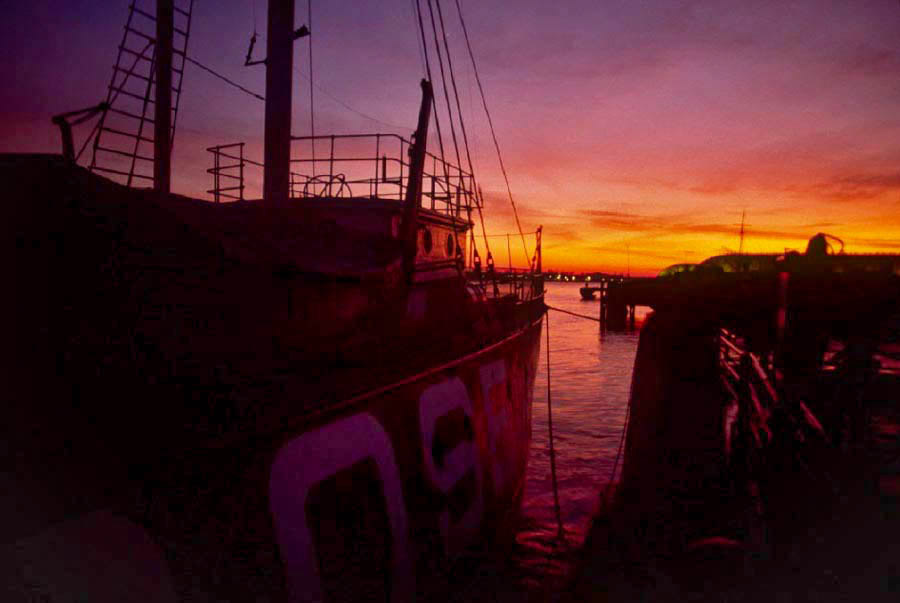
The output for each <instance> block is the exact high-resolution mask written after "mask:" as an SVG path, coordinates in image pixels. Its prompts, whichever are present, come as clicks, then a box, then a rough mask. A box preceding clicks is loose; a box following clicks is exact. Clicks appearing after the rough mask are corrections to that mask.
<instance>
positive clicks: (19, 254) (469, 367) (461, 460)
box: [0, 0, 544, 601]
mask: <svg viewBox="0 0 900 603" xmlns="http://www.w3.org/2000/svg"><path fill="white" fill-rule="evenodd" d="M192 8H193V3H192V2H185V3H182V4H181V5H179V3H177V2H172V0H159V1H158V2H157V3H156V7H155V10H154V9H153V8H150V7H147V6H143V5H142V3H140V2H134V3H132V4H131V6H130V9H129V17H128V22H127V24H126V27H125V35H124V38H123V41H122V43H121V44H120V46H119V58H118V60H117V63H116V67H115V68H114V75H113V79H112V82H111V83H110V86H109V94H108V96H107V98H106V100H105V101H104V102H103V103H100V104H99V105H98V106H96V107H93V108H91V109H89V110H85V111H79V112H73V113H70V114H64V115H60V116H57V117H56V118H54V122H55V123H57V124H58V125H59V126H60V130H61V132H62V136H63V154H62V155H25V154H4V155H0V172H2V174H3V179H4V182H5V183H6V187H7V200H8V201H11V204H12V207H13V210H12V215H13V216H14V218H13V225H14V227H15V232H16V235H15V247H16V252H15V268H14V278H13V286H12V287H11V289H10V291H14V292H15V294H14V295H15V297H14V301H15V308H14V312H13V313H9V314H8V316H13V317H14V318H13V319H12V321H13V323H14V324H12V325H10V327H9V331H10V332H13V333H14V336H13V341H14V345H15V349H16V354H15V355H16V360H15V363H14V367H15V372H14V375H13V378H12V388H11V391H12V395H11V398H10V399H11V401H12V404H11V408H10V409H9V414H8V415H7V420H6V421H5V422H4V425H5V430H4V431H5V433H4V441H5V442H7V444H8V446H9V451H10V455H8V465H9V466H8V467H6V470H5V471H4V472H3V474H4V475H5V476H6V477H5V478H4V480H5V482H6V483H5V486H6V487H5V490H6V492H7V493H11V494H12V497H11V499H10V500H7V501H6V502H5V503H4V509H3V511H4V513H3V516H4V524H3V525H4V527H3V530H2V540H0V550H2V551H3V559H4V567H5V569H4V572H3V573H4V577H5V579H4V581H3V582H4V583H5V586H6V587H7V592H8V593H9V595H8V597H7V598H6V600H18V599H23V600H35V599H40V600H73V599H76V600H90V601H104V600H116V601H120V600H126V599H127V600H148V601H150V600H153V601H168V600H232V601H244V600H255V601H259V600H270V601H275V600H292V601H321V600H327V601H349V600H353V601H356V600H361V599H366V600H368V599H379V600H385V599H388V600H392V601H408V600H413V599H417V598H418V599H425V598H428V599H431V598H434V597H435V596H440V597H443V596H446V586H447V582H448V580H449V576H451V575H452V573H451V571H452V567H453V561H454V559H456V558H457V557H458V556H460V555H462V554H464V553H465V552H466V551H468V550H471V548H472V547H483V546H486V545H490V543H491V542H494V541H495V540H496V539H497V538H501V537H502V536H503V531H504V529H505V528H508V524H509V522H508V519H509V518H510V517H511V516H513V515H514V513H512V511H514V510H515V509H516V506H517V504H518V501H519V500H520V499H521V496H522V492H523V484H524V476H525V468H526V462H527V455H528V450H529V443H530V436H531V404H532V393H533V386H534V380H535V374H536V366H537V358H538V353H539V344H540V333H541V323H542V316H543V312H544V303H543V284H542V278H541V274H540V247H539V245H536V248H535V250H534V257H535V261H534V262H533V263H532V266H531V268H530V269H529V270H528V271H525V272H522V273H520V274H517V275H515V276H514V277H512V276H507V277H506V278H505V279H504V281H503V282H498V280H497V279H496V278H495V277H494V274H493V270H492V262H490V257H489V256H488V260H489V261H488V269H487V270H485V271H482V270H481V268H480V265H479V263H478V261H477V258H478V253H477V251H476V249H475V242H474V238H473V226H474V222H473V219H472V217H473V212H474V211H478V213H480V211H481V203H482V202H481V200H480V197H479V194H478V192H477V185H476V183H475V178H474V176H473V173H472V170H471V167H470V169H464V168H463V167H462V166H461V165H454V164H452V163H451V162H449V161H447V160H445V159H444V157H443V156H437V155H435V154H432V153H429V152H428V150H427V139H428V133H429V121H430V119H431V112H432V108H433V107H434V106H435V103H434V96H433V90H432V84H431V82H430V81H429V80H423V81H422V85H421V88H422V102H421V107H420V111H419V115H418V121H417V125H416V128H415V133H414V135H413V136H412V139H411V140H407V139H406V138H403V137H400V136H395V135H386V134H373V135H334V136H332V135H328V136H318V137H303V138H298V137H292V136H291V134H290V132H291V83H292V82H291V80H292V64H291V60H292V58H291V57H292V47H293V43H294V40H296V39H298V38H299V37H302V36H304V35H306V34H307V33H308V30H306V28H305V27H301V28H300V29H296V28H295V20H294V2H293V0H270V2H269V18H268V31H267V57H266V58H265V59H264V61H263V62H264V63H265V68H266V95H265V101H266V113H265V122H266V123H265V157H264V161H262V162H255V161H252V160H250V159H249V158H247V157H245V156H244V147H243V145H242V144H235V145H220V146H217V147H214V148H212V149H210V152H211V153H212V154H213V157H214V161H215V163H214V167H213V168H211V169H210V170H209V171H210V173H211V174H212V175H213V178H214V187H213V189H212V190H211V194H212V195H213V200H212V201H207V200H199V199H193V198H188V197H185V196H180V195H177V194H174V193H171V192H170V180H171V165H170V153H171V148H172V138H173V135H174V131H175V116H176V115H177V105H178V97H179V96H180V93H181V81H182V78H183V74H184V68H185V65H186V62H187V61H190V60H191V58H190V56H189V55H188V54H187V38H188V35H189V32H190V25H191V13H192ZM141 23H143V25H141ZM251 52H252V47H251ZM247 62H248V63H250V62H251V60H250V53H248V61H247ZM142 70H143V71H142ZM142 74H143V75H142ZM173 92H174V94H173ZM129 100H131V101H134V102H136V103H137V104H136V105H134V104H132V105H128V104H127V101H129ZM89 119H92V120H96V125H95V128H94V131H93V133H92V134H91V136H92V138H91V139H90V144H89V143H88V142H85V143H84V146H82V147H81V151H80V152H79V153H76V145H75V144H74V137H73V126H76V125H78V124H79V123H82V122H85V121H86V120H89ZM117 140H118V141H119V142H118V143H117V142H116V141H117ZM123 141H124V142H123ZM341 143H348V144H350V147H349V150H348V151H347V155H341V154H340V152H339V151H338V150H336V148H335V147H336V146H337V147H339V146H340V144H341ZM117 144H118V145H119V146H116V145H117ZM316 144H320V145H324V146H321V147H320V148H325V146H329V148H330V150H329V153H328V154H326V155H324V156H323V155H322V154H321V153H320V154H319V156H318V157H308V156H306V155H302V154H300V155H298V153H297V147H298V146H303V147H304V148H306V149H309V152H310V153H315V150H316V148H317V147H316V146H315V145H316ZM366 144H373V145H375V149H374V150H373V151H372V152H371V155H369V157H370V159H369V160H367V161H364V162H361V161H360V154H359V152H360V149H361V148H363V146H364V145H366ZM389 145H390V146H389ZM148 147H149V148H152V149H153V151H152V156H151V155H150V153H149V152H148V151H147V150H146V149H147V148H148ZM85 148H87V149H89V151H90V152H88V153H86V154H85V155H84V157H86V158H87V159H84V160H81V161H79V157H80V156H81V155H80V154H81V152H83V151H84V149H85ZM392 152H393V155H391V153H392ZM323 157H324V158H323ZM342 162H343V163H342ZM350 162H352V163H353V165H354V166H358V165H361V164H365V169H366V173H365V175H364V176H360V175H359V174H361V173H362V172H361V171H359V170H356V168H353V169H349V168H348V169H347V170H342V168H341V167H340V166H341V165H348V164H349V163H350ZM142 165H144V166H145V167H148V169H149V168H152V173H149V172H148V171H146V170H145V171H143V172H142V171H141V166H142ZM323 166H327V170H325V171H323V169H324V168H323ZM470 166H471V164H470ZM251 168H259V169H261V170H262V171H263V196H262V198H261V199H255V200H247V199H244V189H245V183H244V182H245V181H244V172H245V170H249V169H251ZM354 170H356V171H354ZM148 184H149V185H152V188H151V187H147V188H143V186H144V185H148ZM225 201H230V202H225ZM523 242H524V241H523ZM473 258H474V259H473ZM473 264H474V268H475V270H474V272H472V273H471V274H473V276H467V272H466V271H467V268H468V269H471V268H473Z"/></svg>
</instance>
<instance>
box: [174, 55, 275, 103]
mask: <svg viewBox="0 0 900 603" xmlns="http://www.w3.org/2000/svg"><path fill="white" fill-rule="evenodd" d="M184 60H185V61H187V62H188V63H191V64H192V65H196V66H197V67H199V68H200V69H202V70H203V71H206V72H207V73H210V74H212V75H214V76H216V77H217V78H219V79H220V80H222V81H223V82H225V83H226V84H229V85H231V86H234V87H235V88H237V89H238V90H240V91H242V92H245V93H247V94H249V95H250V96H252V97H255V98H258V99H259V100H261V101H264V100H266V97H264V96H263V95H261V94H257V93H256V92H253V91H252V90H248V89H247V88H244V87H243V86H241V85H240V84H238V83H237V82H234V81H232V80H230V79H228V78H227V77H225V76H224V75H222V74H221V73H216V72H215V71H213V70H212V69H210V68H209V67H207V66H206V65H204V64H203V63H200V62H199V61H197V60H195V59H192V58H191V57H189V56H187V55H185V57H184Z"/></svg>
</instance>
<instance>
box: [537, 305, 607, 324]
mask: <svg viewBox="0 0 900 603" xmlns="http://www.w3.org/2000/svg"><path fill="white" fill-rule="evenodd" d="M544 306H545V307H546V308H547V309H548V310H555V311H557V312H562V313H563V314H571V315H572V316H577V317H578V318H585V319H587V320H593V321H594V322H601V320H600V319H599V318H594V317H593V316H588V315H587V314H578V313H577V312H569V311H568V310H563V309H562V308H554V307H553V306H548V305H547V304H544Z"/></svg>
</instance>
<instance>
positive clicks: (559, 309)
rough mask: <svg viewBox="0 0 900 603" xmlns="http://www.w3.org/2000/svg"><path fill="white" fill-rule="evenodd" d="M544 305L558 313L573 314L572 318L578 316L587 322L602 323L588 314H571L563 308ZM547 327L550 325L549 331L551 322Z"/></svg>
mask: <svg viewBox="0 0 900 603" xmlns="http://www.w3.org/2000/svg"><path fill="white" fill-rule="evenodd" d="M544 305H545V306H546V307H547V309H548V310H555V311H557V312H562V313H563V314H571V315H572V316H577V317H578V318H585V319H587V320H593V321H594V322H600V319H599V318H594V317H593V316H588V315H587V314H578V313H577V312H569V311H568V310H563V309H562V308H554V307H553V306H547V304H544ZM547 325H548V330H549V325H550V322H549V320H548V322H547ZM548 345H549V344H548ZM548 351H549V348H548Z"/></svg>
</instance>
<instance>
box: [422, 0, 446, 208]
mask: <svg viewBox="0 0 900 603" xmlns="http://www.w3.org/2000/svg"><path fill="white" fill-rule="evenodd" d="M416 15H417V16H418V18H419V33H420V34H422V50H423V52H424V53H425V73H426V74H427V76H428V81H429V82H433V80H432V79H431V61H429V59H428V43H427V42H426V39H425V25H424V23H423V21H422V6H421V4H420V0H416ZM431 106H432V108H433V109H434V125H435V127H436V128H437V135H438V146H439V147H440V149H441V160H443V159H444V137H443V136H442V135H441V120H440V117H439V116H438V106H437V100H435V98H434V96H432V97H431ZM445 167H446V166H445ZM432 201H434V199H432Z"/></svg>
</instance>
